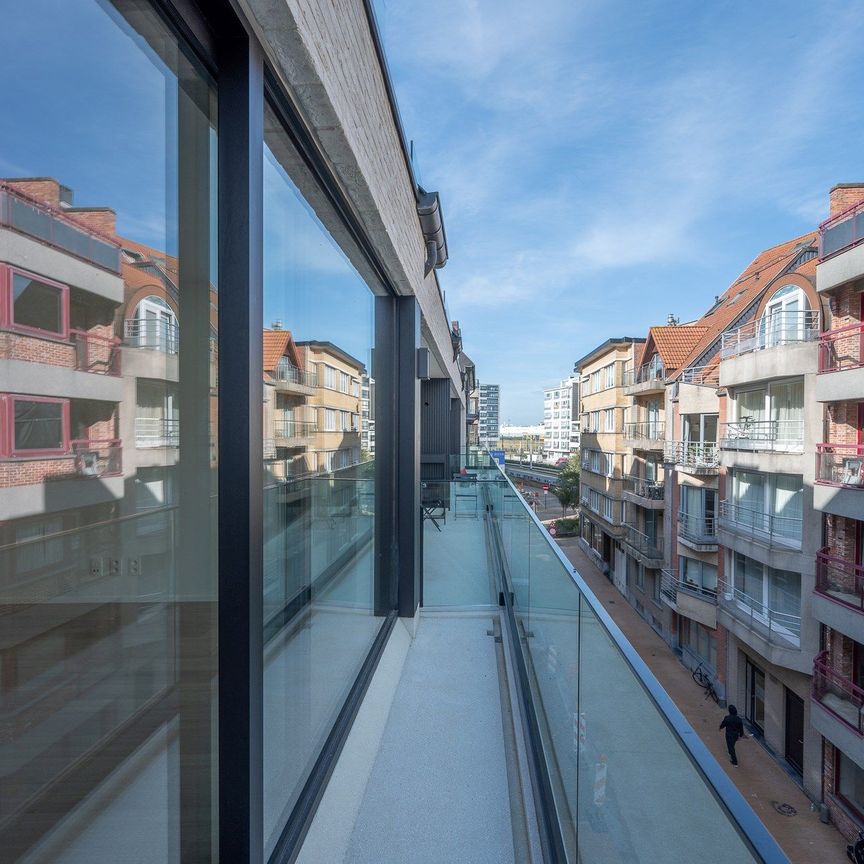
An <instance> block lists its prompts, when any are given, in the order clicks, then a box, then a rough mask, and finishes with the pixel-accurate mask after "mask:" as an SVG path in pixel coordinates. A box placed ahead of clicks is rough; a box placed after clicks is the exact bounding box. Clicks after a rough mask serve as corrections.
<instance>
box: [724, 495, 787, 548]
mask: <svg viewBox="0 0 864 864" xmlns="http://www.w3.org/2000/svg"><path fill="white" fill-rule="evenodd" d="M720 527H721V528H723V529H725V530H726V531H731V532H732V533H733V534H740V535H743V536H746V537H751V538H752V539H753V540H755V541H757V542H758V543H763V544H765V545H767V546H784V547H787V548H791V549H800V548H801V534H802V519H801V517H800V516H778V515H775V514H773V513H765V512H763V511H762V510H757V509H755V508H753V507H748V506H746V505H745V504H738V503H736V502H735V501H721V502H720Z"/></svg>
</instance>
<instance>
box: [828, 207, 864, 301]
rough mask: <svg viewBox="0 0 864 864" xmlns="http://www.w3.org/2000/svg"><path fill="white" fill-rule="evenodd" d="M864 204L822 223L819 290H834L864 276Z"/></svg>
mask: <svg viewBox="0 0 864 864" xmlns="http://www.w3.org/2000/svg"><path fill="white" fill-rule="evenodd" d="M862 241H864V206H862V205H861V204H857V205H855V206H854V207H850V208H849V209H848V210H845V211H844V212H842V213H838V214H837V215H836V216H833V217H831V218H830V219H827V220H826V221H825V222H823V223H822V224H821V225H820V226H819V265H818V266H817V267H816V290H817V291H819V292H823V291H831V290H833V289H834V288H838V287H840V286H841V285H845V284H846V283H847V282H851V281H853V280H855V279H860V278H861V276H864V246H862V245H861V244H862Z"/></svg>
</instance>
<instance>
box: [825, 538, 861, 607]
mask: <svg viewBox="0 0 864 864" xmlns="http://www.w3.org/2000/svg"><path fill="white" fill-rule="evenodd" d="M816 591H817V592H818V593H819V594H823V595H824V596H825V597H829V598H830V599H831V600H834V601H835V602H837V603H842V604H843V605H844V606H850V607H851V608H853V609H857V610H859V611H861V612H864V565H861V564H855V563H854V562H853V561H847V560H846V559H845V558H840V557H839V556H836V555H831V554H830V550H829V549H828V548H827V547H826V548H825V549H821V550H820V551H819V552H818V553H817V555H816Z"/></svg>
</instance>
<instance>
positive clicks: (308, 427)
mask: <svg viewBox="0 0 864 864" xmlns="http://www.w3.org/2000/svg"><path fill="white" fill-rule="evenodd" d="M273 428H274V433H275V437H276V438H309V437H311V436H312V435H314V434H315V433H316V432H317V431H318V424H317V423H316V422H315V421H314V420H276V421H275V423H274V426H273Z"/></svg>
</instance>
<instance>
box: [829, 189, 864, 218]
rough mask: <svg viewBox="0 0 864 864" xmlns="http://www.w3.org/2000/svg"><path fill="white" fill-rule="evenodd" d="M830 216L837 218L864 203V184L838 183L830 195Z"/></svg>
mask: <svg viewBox="0 0 864 864" xmlns="http://www.w3.org/2000/svg"><path fill="white" fill-rule="evenodd" d="M828 201H829V213H828V215H829V216H836V215H837V214H838V213H842V212H843V211H844V210H848V209H849V208H850V207H854V206H855V205H856V204H860V203H861V202H862V201H864V183H838V184H837V185H836V186H834V187H832V189H831V192H830V193H829V195H828Z"/></svg>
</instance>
